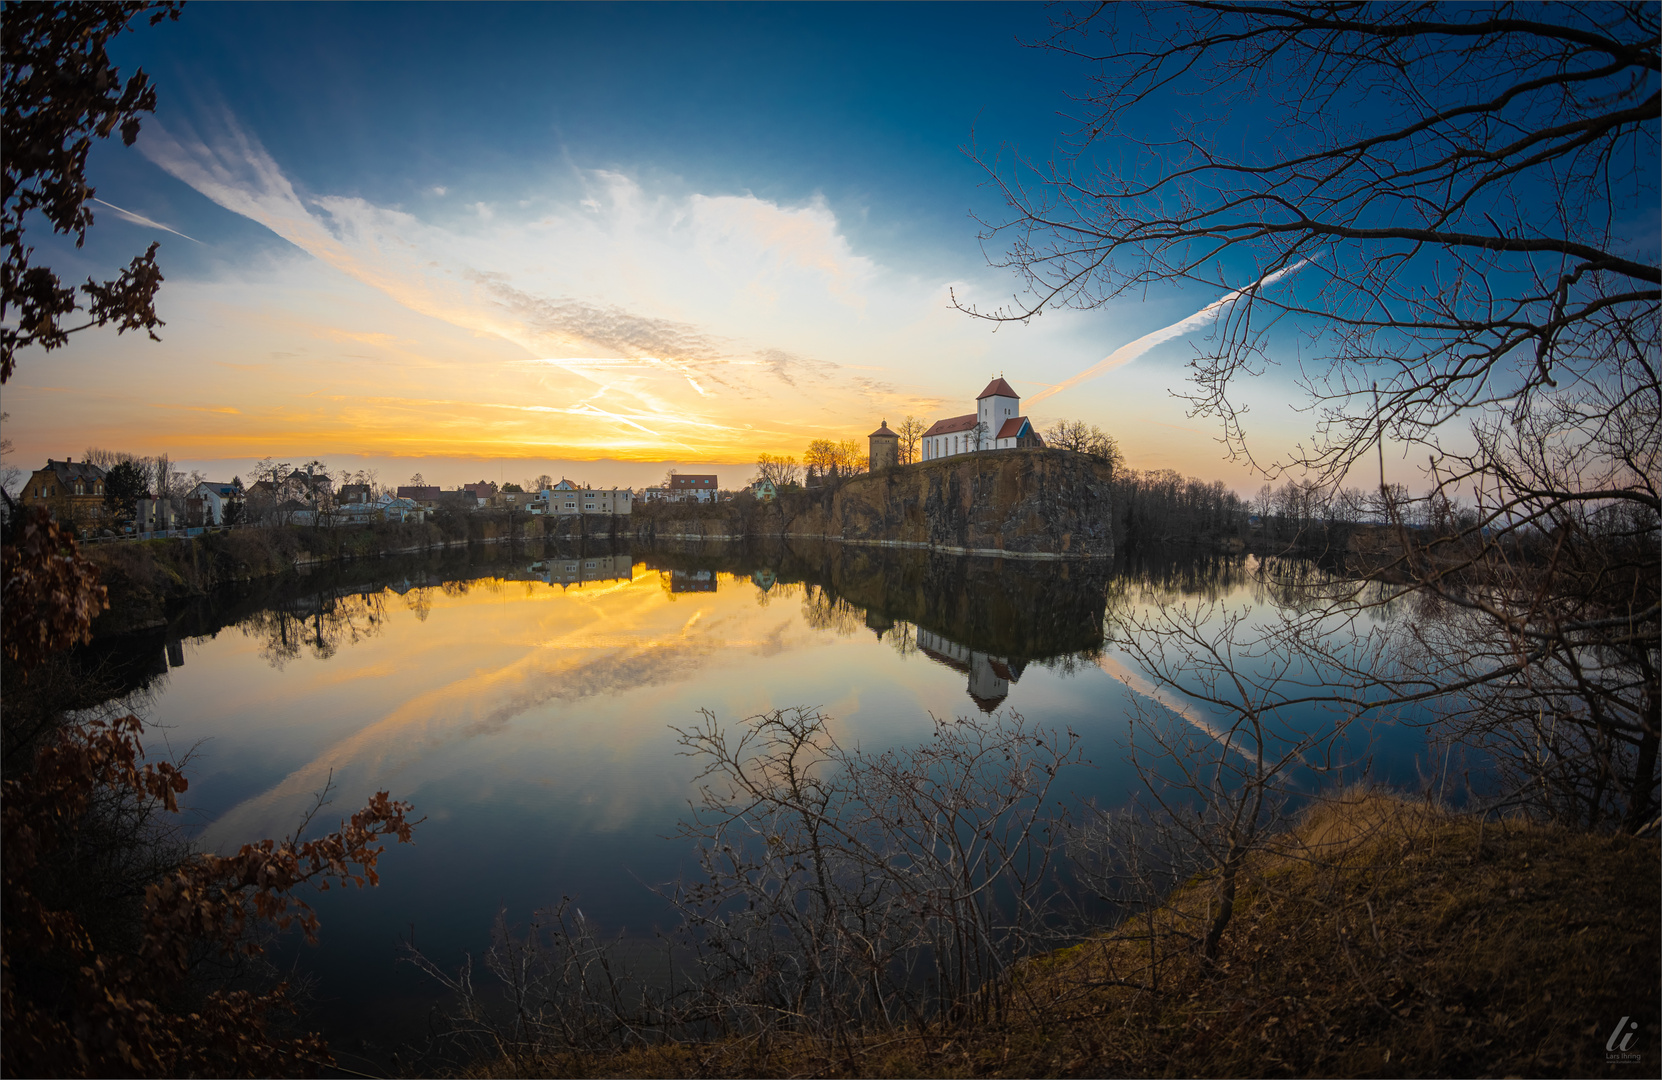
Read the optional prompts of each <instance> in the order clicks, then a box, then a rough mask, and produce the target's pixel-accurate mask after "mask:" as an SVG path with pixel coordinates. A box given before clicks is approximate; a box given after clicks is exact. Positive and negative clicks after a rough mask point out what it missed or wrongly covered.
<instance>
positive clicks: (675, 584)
mask: <svg viewBox="0 0 1662 1080" xmlns="http://www.w3.org/2000/svg"><path fill="white" fill-rule="evenodd" d="M669 591H670V592H715V591H716V572H715V571H714V570H671V571H670V572H669Z"/></svg>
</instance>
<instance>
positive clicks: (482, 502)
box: [460, 480, 496, 506]
mask: <svg viewBox="0 0 1662 1080" xmlns="http://www.w3.org/2000/svg"><path fill="white" fill-rule="evenodd" d="M460 490H462V491H465V492H467V493H468V494H470V495H472V496H473V498H474V499H475V500H477V501H476V502H475V503H474V505H475V506H488V505H489V504H490V501H491V500H492V499H493V498H495V497H496V484H495V482H493V481H490V480H481V481H479V482H478V483H476V484H463V485H462V486H461V489H460Z"/></svg>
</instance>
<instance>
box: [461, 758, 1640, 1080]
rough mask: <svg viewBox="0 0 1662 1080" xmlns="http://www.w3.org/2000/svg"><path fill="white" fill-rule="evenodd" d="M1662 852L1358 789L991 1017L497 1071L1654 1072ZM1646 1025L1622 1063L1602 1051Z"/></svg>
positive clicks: (495, 1063) (1045, 959) (1023, 976)
mask: <svg viewBox="0 0 1662 1080" xmlns="http://www.w3.org/2000/svg"><path fill="white" fill-rule="evenodd" d="M1657 861H1658V846H1657V839H1656V837H1655V836H1654V835H1650V836H1644V837H1634V836H1625V835H1608V834H1590V833H1582V832H1577V831H1575V830H1571V829H1566V828H1562V827H1559V826H1554V825H1548V824H1543V823H1539V822H1534V821H1529V820H1526V819H1523V818H1493V817H1483V816H1478V815H1469V814H1461V813H1455V812H1450V811H1447V810H1445V809H1442V808H1439V807H1436V806H1432V805H1430V804H1427V803H1424V802H1412V801H1407V800H1403V799H1399V798H1396V797H1392V796H1387V795H1381V794H1377V793H1366V792H1360V791H1352V792H1347V793H1345V794H1343V795H1342V796H1340V797H1338V798H1336V799H1333V800H1332V801H1327V802H1323V803H1320V804H1318V805H1317V806H1316V807H1314V808H1313V809H1311V810H1310V811H1308V812H1307V813H1306V814H1305V815H1304V816H1303V818H1302V820H1301V821H1300V823H1299V824H1298V825H1297V826H1296V827H1295V828H1294V829H1292V830H1291V831H1290V832H1289V833H1287V834H1286V835H1285V836H1283V837H1280V838H1278V840H1277V841H1276V842H1275V843H1274V844H1272V845H1270V846H1268V847H1267V848H1266V849H1265V850H1263V851H1259V852H1255V853H1253V854H1252V855H1250V856H1249V857H1248V859H1247V861H1246V865H1245V867H1244V870H1243V880H1242V885H1241V888H1240V890H1239V892H1238V894H1237V897H1236V901H1235V903H1236V910H1235V915H1234V919H1233V920H1232V922H1231V924H1230V926H1229V929H1228V930H1227V931H1226V932H1225V934H1224V937H1223V940H1222V943H1221V947H1220V949H1219V951H1218V954H1217V957H1216V959H1215V961H1213V962H1211V963H1207V962H1206V961H1205V960H1204V959H1203V957H1202V956H1201V954H1200V953H1199V952H1198V950H1197V949H1196V948H1195V944H1196V940H1197V937H1198V932H1199V929H1200V928H1201V927H1203V926H1204V925H1205V924H1206V923H1207V921H1208V920H1209V919H1210V917H1211V915H1212V912H1211V911H1210V910H1209V908H1208V897H1209V893H1208V891H1207V890H1205V889H1198V888H1179V889H1178V890H1176V891H1175V892H1174V893H1173V894H1172V895H1171V896H1170V897H1169V898H1167V899H1166V900H1165V901H1164V902H1163V903H1161V904H1160V905H1158V906H1157V907H1155V908H1153V909H1152V910H1150V911H1148V912H1144V913H1138V914H1133V915H1130V916H1127V917H1126V918H1125V919H1124V921H1122V922H1121V923H1120V924H1119V925H1118V926H1117V927H1115V928H1113V929H1112V930H1108V931H1105V932H1104V933H1102V934H1100V935H1097V936H1094V937H1091V938H1088V939H1087V940H1084V941H1082V942H1080V943H1079V944H1077V945H1075V946H1073V947H1071V948H1067V949H1063V950H1060V951H1056V952H1053V953H1049V954H1047V955H1044V956H1040V957H1037V958H1034V959H1031V960H1029V961H1027V962H1024V963H1022V964H1020V965H1019V966H1018V967H1017V968H1016V969H1015V970H1014V972H1013V973H1012V974H1011V976H1010V977H1009V978H1008V981H1007V994H1008V998H1009V1000H1010V1001H1011V1003H1012V1007H1011V1009H1010V1011H1009V1014H1008V1016H1007V1018H1006V1019H1005V1020H1003V1021H1000V1022H995V1023H990V1024H987V1023H951V1022H946V1023H935V1024H930V1025H927V1026H923V1027H914V1028H908V1029H905V1030H901V1031H888V1032H884V1033H882V1034H880V1035H865V1036H859V1037H855V1038H852V1039H849V1040H816V1039H807V1038H801V1037H792V1036H789V1035H781V1036H776V1037H774V1038H772V1039H766V1040H764V1039H746V1038H729V1039H724V1040H720V1041H713V1042H674V1041H670V1042H664V1043H661V1044H658V1045H651V1046H636V1047H633V1048H630V1049H627V1050H622V1051H615V1050H614V1051H606V1052H597V1051H584V1050H572V1051H568V1052H563V1053H560V1052H556V1053H546V1054H539V1055H536V1056H516V1055H514V1054H504V1055H501V1056H499V1057H496V1058H494V1059H492V1060H489V1061H486V1062H482V1063H480V1064H477V1065H476V1066H474V1067H473V1068H472V1069H470V1070H468V1071H466V1072H465V1073H464V1074H463V1075H467V1076H476V1077H501V1076H619V1077H632V1076H640V1077H646V1076H794V1075H822V1076H953V1077H956V1076H1007V1077H1016V1076H1120V1075H1124V1076H1263V1075H1328V1076H1359V1075H1402V1076H1410V1075H1442V1076H1462V1075H1463V1076H1485V1075H1491V1076H1507V1075H1511V1076H1517V1075H1523V1076H1535V1075H1576V1076H1637V1075H1649V1073H1650V1071H1652V1070H1653V1069H1654V1065H1655V1062H1656V1060H1657V1053H1658V1049H1659V1047H1658V1039H1657V1031H1656V1027H1655V1024H1654V1018H1655V1017H1656V1015H1657V1012H1658V1007H1659V1000H1658V983H1657V966H1656V965H1657V957H1658V950H1659V941H1658V937H1659V934H1658V925H1657V920H1656V918H1655V913H1656V911H1657V910H1658V906H1659V895H1658V880H1657V873H1656V867H1657ZM1624 1017H1631V1018H1637V1019H1639V1020H1640V1021H1641V1024H1640V1028H1639V1029H1638V1033H1637V1035H1636V1037H1635V1038H1634V1040H1633V1041H1632V1042H1630V1043H1628V1044H1627V1050H1626V1052H1625V1053H1626V1055H1627V1056H1624V1054H1623V1052H1621V1051H1619V1050H1618V1051H1617V1052H1612V1051H1608V1050H1607V1049H1606V1043H1607V1042H1608V1041H1609V1039H1610V1036H1611V1034H1612V1033H1613V1032H1614V1031H1615V1030H1616V1028H1617V1025H1618V1024H1619V1023H1620V1022H1621V1020H1622V1019H1623V1018H1624Z"/></svg>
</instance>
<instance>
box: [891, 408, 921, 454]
mask: <svg viewBox="0 0 1662 1080" xmlns="http://www.w3.org/2000/svg"><path fill="white" fill-rule="evenodd" d="M928 427H929V425H927V424H925V423H924V422H923V421H922V420H919V419H918V418H917V417H915V416H913V415H911V414H910V413H908V414H907V415H906V417H905V419H903V420H901V421H900V427H899V428H897V429H896V430H895V434H896V435H899V436H900V463H901V464H902V465H910V464H912V463H913V462H915V461H917V460H918V445H919V441H920V440H921V439H922V438H923V433H924V432H925V431H926V430H928Z"/></svg>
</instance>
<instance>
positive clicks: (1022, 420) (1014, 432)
mask: <svg viewBox="0 0 1662 1080" xmlns="http://www.w3.org/2000/svg"><path fill="white" fill-rule="evenodd" d="M1028 426H1029V425H1028V423H1027V417H1025V416H1012V417H1010V419H1008V420H1006V421H1004V425H1003V426H1002V427H1000V428H999V429H998V434H997V435H995V436H993V437H994V438H995V439H1019V438H1021V435H1022V430H1023V429H1024V428H1027V427H1028Z"/></svg>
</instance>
